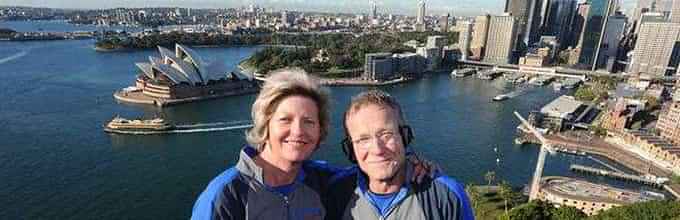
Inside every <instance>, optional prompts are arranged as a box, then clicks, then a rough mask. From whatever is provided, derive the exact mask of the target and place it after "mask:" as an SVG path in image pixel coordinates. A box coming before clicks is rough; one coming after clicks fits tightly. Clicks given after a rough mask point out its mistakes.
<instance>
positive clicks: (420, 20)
mask: <svg viewBox="0 0 680 220" xmlns="http://www.w3.org/2000/svg"><path fill="white" fill-rule="evenodd" d="M424 23H425V0H420V2H418V15H417V17H416V24H424Z"/></svg>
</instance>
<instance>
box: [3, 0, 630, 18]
mask: <svg viewBox="0 0 680 220" xmlns="http://www.w3.org/2000/svg"><path fill="white" fill-rule="evenodd" d="M417 2H418V1H416V0H408V1H403V0H377V1H376V4H377V5H378V11H379V13H385V14H390V13H392V14H405V15H415V6H416V4H417ZM426 2H427V7H428V14H444V13H452V14H453V15H454V16H472V15H478V14H482V13H491V14H500V13H502V12H503V6H504V5H505V1H503V0H481V1H475V0H453V1H449V0H429V1H426ZM621 2H622V8H623V9H624V11H625V12H627V11H628V9H632V8H633V7H635V1H633V0H623V1H621ZM250 4H255V5H258V6H261V7H267V8H273V9H286V10H298V11H322V12H349V13H369V8H370V4H371V1H369V0H336V1H313V0H247V1H234V0H148V1H134V0H114V1H107V0H89V1H81V0H49V1H48V0H4V1H2V2H1V3H0V6H31V7H50V8H77V9H92V8H116V7H191V8H233V7H243V6H248V5H250Z"/></svg>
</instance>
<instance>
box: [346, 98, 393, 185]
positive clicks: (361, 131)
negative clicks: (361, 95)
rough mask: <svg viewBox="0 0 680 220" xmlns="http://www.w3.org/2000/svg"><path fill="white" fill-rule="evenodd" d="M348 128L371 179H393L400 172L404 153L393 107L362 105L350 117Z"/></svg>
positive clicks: (358, 156)
mask: <svg viewBox="0 0 680 220" xmlns="http://www.w3.org/2000/svg"><path fill="white" fill-rule="evenodd" d="M347 130H348V132H349V136H350V139H351V141H352V144H353V147H354V156H355V157H356V159H357V162H358V164H359V167H360V168H361V170H362V171H364V173H366V175H368V177H369V179H370V180H379V181H386V180H391V179H392V178H394V177H396V176H397V174H399V171H400V170H401V167H402V166H403V165H404V161H405V152H404V143H402V138H401V135H400V133H399V123H398V118H397V115H396V114H395V112H394V110H393V109H391V108H389V107H385V106H379V105H375V104H367V105H364V106H360V107H359V109H358V110H355V111H354V112H351V114H350V115H349V116H348V118H347Z"/></svg>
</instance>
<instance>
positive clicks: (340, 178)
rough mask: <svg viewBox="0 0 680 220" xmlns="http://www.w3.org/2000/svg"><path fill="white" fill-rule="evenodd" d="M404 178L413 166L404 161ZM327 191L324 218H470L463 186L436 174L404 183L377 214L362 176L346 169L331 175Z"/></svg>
mask: <svg viewBox="0 0 680 220" xmlns="http://www.w3.org/2000/svg"><path fill="white" fill-rule="evenodd" d="M406 166H407V179H411V175H412V170H413V167H412V165H411V164H407V165H406ZM330 187H331V188H330V189H332V190H331V191H329V195H327V197H326V198H327V201H326V202H327V203H328V215H327V219H381V220H383V219H386V220H387V219H455V220H474V218H475V216H474V212H473V211H472V208H470V202H469V199H468V197H467V195H466V193H465V190H464V189H463V187H462V186H461V185H460V184H458V183H457V182H456V181H455V180H454V179H453V178H450V177H447V176H444V175H437V176H436V177H435V178H429V177H428V178H425V179H424V180H423V181H422V182H421V183H419V184H417V183H405V184H404V185H403V186H402V187H401V189H400V190H399V192H397V195H396V198H395V199H394V201H393V202H392V203H391V206H390V207H388V209H387V211H386V212H385V215H381V214H380V211H378V208H377V206H376V204H373V202H372V200H371V199H369V198H368V197H369V195H368V192H369V189H368V182H367V179H366V176H365V174H364V173H362V172H357V171H356V170H355V171H346V172H341V173H339V174H337V175H335V176H334V177H333V178H332V179H331V186H330Z"/></svg>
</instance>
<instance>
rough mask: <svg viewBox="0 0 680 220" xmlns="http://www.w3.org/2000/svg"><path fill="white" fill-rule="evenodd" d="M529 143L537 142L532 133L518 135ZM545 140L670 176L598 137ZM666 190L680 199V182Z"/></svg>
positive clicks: (554, 136) (558, 136) (551, 137)
mask: <svg viewBox="0 0 680 220" xmlns="http://www.w3.org/2000/svg"><path fill="white" fill-rule="evenodd" d="M519 138H520V139H522V140H525V141H527V142H529V143H538V140H537V139H536V138H535V137H534V136H533V135H527V134H524V133H522V134H521V135H520V137H519ZM545 138H546V140H547V141H548V142H549V144H550V145H552V146H553V147H555V148H564V149H567V150H570V151H575V152H585V153H587V154H594V155H599V156H602V157H606V158H608V159H610V160H612V161H616V162H617V163H620V164H621V165H623V166H625V167H627V168H628V169H631V170H633V171H635V172H637V173H641V174H649V175H654V176H657V177H670V176H672V173H671V172H670V171H668V170H666V169H663V168H661V167H657V166H654V165H653V163H652V162H651V161H648V160H645V159H644V158H642V157H640V156H638V155H635V154H634V153H632V152H630V151H627V150H624V149H621V148H620V147H618V146H615V145H612V144H610V143H607V142H605V141H604V140H602V139H601V138H598V137H585V138H583V137H570V136H568V135H565V134H563V133H557V134H549V135H545ZM664 189H666V190H667V191H668V192H670V193H671V194H673V196H675V198H676V200H680V184H678V183H671V184H668V185H665V186H664Z"/></svg>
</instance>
